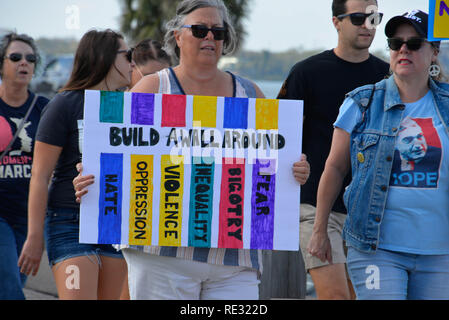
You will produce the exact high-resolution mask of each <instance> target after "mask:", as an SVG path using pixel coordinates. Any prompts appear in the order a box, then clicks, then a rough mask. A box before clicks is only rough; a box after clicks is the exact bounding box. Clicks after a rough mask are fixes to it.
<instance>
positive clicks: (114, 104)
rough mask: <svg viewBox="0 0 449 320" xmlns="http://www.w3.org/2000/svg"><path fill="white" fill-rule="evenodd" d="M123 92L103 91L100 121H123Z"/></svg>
mask: <svg viewBox="0 0 449 320" xmlns="http://www.w3.org/2000/svg"><path fill="white" fill-rule="evenodd" d="M123 98H124V93H123V92H108V91H102V92H101V101H100V122H103V123H123V105H124V100H123Z"/></svg>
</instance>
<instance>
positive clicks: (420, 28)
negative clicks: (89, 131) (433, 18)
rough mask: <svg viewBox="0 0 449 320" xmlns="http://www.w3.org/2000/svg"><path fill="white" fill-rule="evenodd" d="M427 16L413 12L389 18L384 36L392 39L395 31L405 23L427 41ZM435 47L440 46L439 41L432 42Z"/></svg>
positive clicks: (423, 13)
mask: <svg viewBox="0 0 449 320" xmlns="http://www.w3.org/2000/svg"><path fill="white" fill-rule="evenodd" d="M428 21H429V15H428V14H427V13H425V12H423V11H421V10H413V11H411V12H406V13H404V14H403V15H402V16H396V17H393V18H391V19H390V20H389V21H388V22H387V25H386V26H385V34H386V36H387V37H388V38H392V37H393V35H394V33H395V32H396V29H397V28H398V26H400V25H401V24H404V23H407V24H409V25H411V26H412V27H413V28H415V30H416V32H417V33H418V34H419V35H420V36H421V37H423V38H425V39H427V32H428ZM432 43H433V45H435V46H436V47H439V46H440V43H441V41H432Z"/></svg>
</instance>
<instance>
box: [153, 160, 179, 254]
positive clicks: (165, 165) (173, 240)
mask: <svg viewBox="0 0 449 320" xmlns="http://www.w3.org/2000/svg"><path fill="white" fill-rule="evenodd" d="M183 190H184V157H183V156H170V155H163V156H162V158H161V200H160V208H159V209H160V210H159V212H160V217H159V245H160V246H169V247H180V246H181V229H182V198H183Z"/></svg>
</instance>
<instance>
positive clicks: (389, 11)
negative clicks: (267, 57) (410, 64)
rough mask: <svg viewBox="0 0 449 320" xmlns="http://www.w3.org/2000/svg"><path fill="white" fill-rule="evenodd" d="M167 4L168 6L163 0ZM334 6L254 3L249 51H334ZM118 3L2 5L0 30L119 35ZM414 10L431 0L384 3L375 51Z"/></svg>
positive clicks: (21, 0) (307, 1)
mask: <svg viewBox="0 0 449 320" xmlns="http://www.w3.org/2000/svg"><path fill="white" fill-rule="evenodd" d="M161 1H163V0H161ZM331 3H332V0H314V1H311V0H277V1H273V0H252V5H251V12H250V14H249V15H248V18H247V19H246V21H245V25H246V28H247V32H248V35H247V37H246V41H245V44H244V47H245V48H246V49H253V50H261V49H267V50H270V51H275V52H276V51H283V50H286V49H289V48H299V47H302V48H304V49H318V48H331V47H335V46H336V44H337V34H336V31H335V30H334V28H333V26H332V23H331V16H332V14H331ZM72 6H76V8H77V9H78V10H79V25H78V26H76V27H77V28H75V29H73V26H75V24H74V20H73V19H70V17H72V16H73V15H72V14H71V13H73V11H71V9H72ZM120 9H121V8H120V1H119V0H35V1H30V0H12V1H5V0H2V4H1V10H0V29H15V30H17V32H20V33H27V34H29V35H30V36H32V37H35V38H39V37H43V36H46V37H75V38H77V39H79V38H80V37H81V36H82V35H83V34H84V33H85V32H86V31H87V30H89V29H91V28H93V27H95V28H99V29H104V28H112V29H115V30H118V29H119V16H120V11H121V10H120ZM412 9H421V10H423V11H426V12H427V11H428V0H379V11H381V12H383V13H384V14H385V16H384V21H383V22H382V24H381V26H380V27H379V29H378V34H377V36H376V39H375V40H374V43H373V49H374V50H377V49H385V50H386V41H385V36H384V27H385V23H386V22H387V21H388V19H390V18H391V17H392V16H395V15H399V14H402V13H404V12H406V11H410V10H412Z"/></svg>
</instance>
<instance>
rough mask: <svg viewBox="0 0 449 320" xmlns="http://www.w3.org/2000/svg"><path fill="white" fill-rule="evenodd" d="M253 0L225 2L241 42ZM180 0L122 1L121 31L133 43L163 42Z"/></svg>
mask: <svg viewBox="0 0 449 320" xmlns="http://www.w3.org/2000/svg"><path fill="white" fill-rule="evenodd" d="M250 1H251V0H224V3H225V4H226V6H227V7H228V10H229V14H230V16H231V21H232V22H233V26H234V28H235V29H236V32H237V35H238V36H239V40H240V41H241V40H242V39H243V37H244V36H245V30H244V27H243V19H244V18H245V17H246V16H247V14H248V12H249V4H250ZM179 2H180V0H121V4H122V16H121V21H120V25H121V31H122V32H123V33H124V34H125V35H126V36H127V37H129V39H130V40H132V42H135V43H137V42H139V41H141V40H143V39H145V38H151V39H155V40H159V41H162V40H163V39H164V34H165V24H166V23H167V22H168V21H169V20H170V19H171V18H173V17H174V15H175V13H176V6H177V5H178V3H179Z"/></svg>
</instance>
